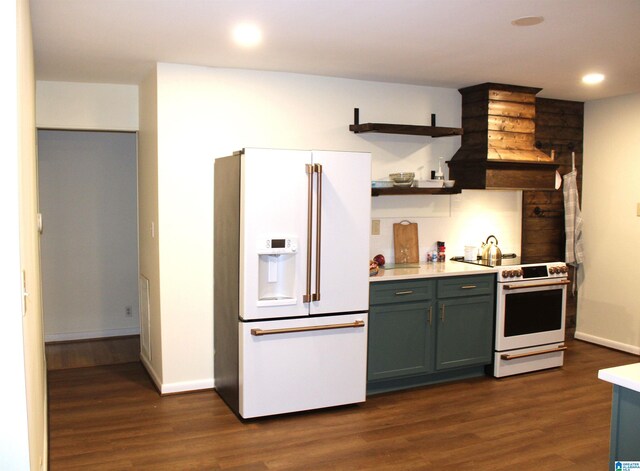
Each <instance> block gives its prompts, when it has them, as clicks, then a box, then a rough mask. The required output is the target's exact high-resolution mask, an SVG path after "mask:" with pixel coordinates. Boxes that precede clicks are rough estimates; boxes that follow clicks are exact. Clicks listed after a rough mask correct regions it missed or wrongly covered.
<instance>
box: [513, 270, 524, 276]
mask: <svg viewBox="0 0 640 471" xmlns="http://www.w3.org/2000/svg"><path fill="white" fill-rule="evenodd" d="M514 276H516V277H518V276H522V270H521V269H517V270H515V275H514Z"/></svg>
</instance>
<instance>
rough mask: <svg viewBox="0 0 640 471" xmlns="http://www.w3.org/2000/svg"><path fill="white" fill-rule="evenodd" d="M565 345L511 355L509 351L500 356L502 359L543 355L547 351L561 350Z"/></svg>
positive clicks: (564, 348)
mask: <svg viewBox="0 0 640 471" xmlns="http://www.w3.org/2000/svg"><path fill="white" fill-rule="evenodd" d="M566 349H567V347H565V346H564V345H560V346H559V347H557V348H549V349H547V350H538V351H537V352H529V353H518V354H514V355H511V354H509V353H505V354H502V355H500V358H502V359H503V360H515V359H517V358H525V357H532V356H535V355H545V354H547V353H555V352H562V351H563V350H566Z"/></svg>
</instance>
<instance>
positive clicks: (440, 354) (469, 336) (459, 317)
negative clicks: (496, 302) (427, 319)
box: [436, 296, 494, 370]
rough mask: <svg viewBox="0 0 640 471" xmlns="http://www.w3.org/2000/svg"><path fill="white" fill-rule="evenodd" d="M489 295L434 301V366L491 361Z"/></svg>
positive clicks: (490, 310) (491, 322) (481, 363)
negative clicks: (435, 322) (436, 302)
mask: <svg viewBox="0 0 640 471" xmlns="http://www.w3.org/2000/svg"><path fill="white" fill-rule="evenodd" d="M493 311H494V309H493V296H472V297H464V298H451V299H444V300H439V301H438V316H437V318H438V327H437V334H436V369H438V370H444V369H447V368H456V367H459V366H471V365H483V364H489V363H491V351H492V344H493Z"/></svg>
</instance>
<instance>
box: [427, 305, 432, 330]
mask: <svg viewBox="0 0 640 471" xmlns="http://www.w3.org/2000/svg"><path fill="white" fill-rule="evenodd" d="M428 315H429V327H431V318H432V316H433V306H429V314H428Z"/></svg>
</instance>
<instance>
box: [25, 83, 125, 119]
mask: <svg viewBox="0 0 640 471" xmlns="http://www.w3.org/2000/svg"><path fill="white" fill-rule="evenodd" d="M36 126H37V127H38V128H40V129H43V128H52V129H91V130H114V131H115V130H117V131H136V130H137V129H138V87H137V86H136V85H115V84H105V83H75V82H73V83H71V82H47V81H38V82H37V84H36Z"/></svg>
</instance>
